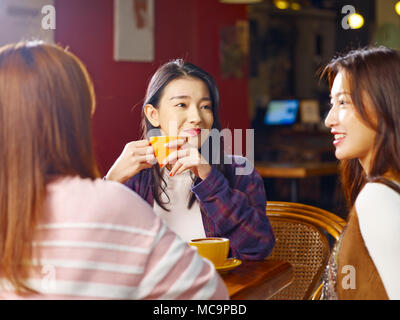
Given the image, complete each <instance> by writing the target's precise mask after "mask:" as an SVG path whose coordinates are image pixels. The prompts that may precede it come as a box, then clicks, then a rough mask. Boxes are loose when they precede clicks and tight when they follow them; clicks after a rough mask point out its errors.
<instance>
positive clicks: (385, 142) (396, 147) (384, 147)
mask: <svg viewBox="0 0 400 320" xmlns="http://www.w3.org/2000/svg"><path fill="white" fill-rule="evenodd" d="M341 71H344V72H345V73H346V77H347V79H348V81H349V85H350V94H351V98H352V101H353V104H354V106H355V108H356V110H357V112H358V114H359V115H360V117H361V119H362V120H363V121H364V122H365V124H366V125H367V126H369V127H370V128H372V129H374V130H375V131H376V137H375V141H374V147H373V154H372V159H371V168H370V172H369V174H368V176H367V175H366V173H365V172H364V171H363V168H362V167H361V164H360V162H359V161H358V159H351V160H342V161H341V163H340V171H341V179H342V184H343V187H344V193H345V196H346V200H347V202H348V205H349V206H350V207H351V206H353V205H354V202H355V200H356V198H357V195H358V193H359V192H360V191H361V189H362V188H363V186H364V185H365V183H367V182H380V183H384V184H386V185H387V186H389V187H391V188H392V189H394V190H396V191H397V192H400V188H399V186H397V185H396V184H395V183H393V182H391V181H390V180H389V179H388V178H387V177H386V175H387V174H388V173H390V174H391V175H392V176H394V177H396V179H398V178H399V177H400V54H399V52H398V51H396V50H392V49H388V48H386V47H383V46H380V47H370V48H363V49H358V50H353V51H350V52H349V53H348V54H346V55H344V56H342V57H338V58H335V59H333V60H332V61H331V62H330V63H329V64H328V65H327V66H326V67H325V69H324V71H323V73H322V76H324V75H325V74H327V77H328V81H329V87H330V88H332V85H333V81H334V79H335V77H336V75H337V74H338V73H339V72H341ZM365 95H368V97H369V99H370V101H371V104H372V107H373V109H374V113H375V114H376V118H377V121H373V120H372V118H371V115H370V113H369V112H368V111H367V110H368V108H366V101H365V99H364V98H363V97H365Z"/></svg>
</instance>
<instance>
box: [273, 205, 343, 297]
mask: <svg viewBox="0 0 400 320" xmlns="http://www.w3.org/2000/svg"><path fill="white" fill-rule="evenodd" d="M266 213H267V216H268V218H269V220H270V222H271V225H272V228H273V230H274V234H275V238H276V244H275V247H274V249H273V251H272V253H271V255H270V256H269V257H268V258H269V259H279V260H284V261H287V262H289V263H290V264H291V265H292V266H293V271H294V279H293V282H292V283H291V284H290V285H289V286H288V287H286V288H284V289H282V290H281V291H280V292H278V293H277V294H276V295H274V296H273V297H271V299H272V300H308V299H319V298H320V295H321V289H322V284H321V283H320V282H321V281H320V280H321V277H322V274H323V272H324V270H325V267H326V265H327V263H328V259H329V256H330V252H331V247H330V244H329V237H330V236H331V237H333V239H334V240H337V239H338V238H339V236H340V234H341V232H342V231H343V228H344V226H345V223H346V222H345V220H343V219H342V218H340V217H338V216H337V215H335V214H333V213H331V212H329V211H326V210H323V209H320V208H317V207H314V206H310V205H305V204H300V203H293V202H279V201H267V208H266Z"/></svg>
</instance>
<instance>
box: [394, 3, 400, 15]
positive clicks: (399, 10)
mask: <svg viewBox="0 0 400 320" xmlns="http://www.w3.org/2000/svg"><path fill="white" fill-rule="evenodd" d="M394 9H395V10H396V12H397V14H398V15H399V16H400V1H398V2H397V3H396V4H395V6H394Z"/></svg>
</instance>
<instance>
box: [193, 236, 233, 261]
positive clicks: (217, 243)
mask: <svg viewBox="0 0 400 320" xmlns="http://www.w3.org/2000/svg"><path fill="white" fill-rule="evenodd" d="M189 245H191V246H194V247H196V248H197V251H198V253H199V255H201V256H202V257H203V258H206V259H208V260H210V261H211V262H212V263H213V264H214V266H215V267H220V266H222V265H224V263H225V262H226V259H227V258H228V254H229V239H227V238H218V237H210V238H199V239H192V240H191V241H190V242H189Z"/></svg>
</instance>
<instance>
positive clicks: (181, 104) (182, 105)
mask: <svg viewBox="0 0 400 320" xmlns="http://www.w3.org/2000/svg"><path fill="white" fill-rule="evenodd" d="M175 107H182V108H183V107H186V104H184V103H178V104H176V105H175Z"/></svg>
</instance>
